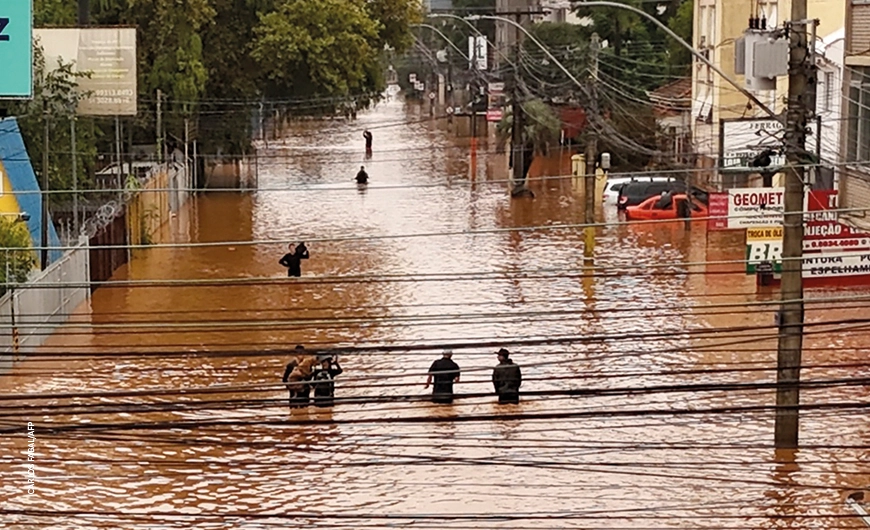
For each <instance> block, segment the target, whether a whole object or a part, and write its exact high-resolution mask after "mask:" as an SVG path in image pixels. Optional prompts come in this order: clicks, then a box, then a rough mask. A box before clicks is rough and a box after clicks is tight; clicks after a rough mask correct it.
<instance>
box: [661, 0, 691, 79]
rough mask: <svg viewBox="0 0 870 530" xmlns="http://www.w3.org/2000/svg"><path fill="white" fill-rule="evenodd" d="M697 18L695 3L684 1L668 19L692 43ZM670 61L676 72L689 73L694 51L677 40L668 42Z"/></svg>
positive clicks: (675, 30)
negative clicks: (693, 27)
mask: <svg viewBox="0 0 870 530" xmlns="http://www.w3.org/2000/svg"><path fill="white" fill-rule="evenodd" d="M694 18H695V3H694V2H691V1H688V0H686V1H684V2H682V3H681V4H680V5H679V7H678V8H677V10H676V12H675V13H674V15H673V16H672V17H671V18H670V20H668V27H669V28H670V29H671V31H673V32H674V33H676V34H677V35H679V36H680V37H682V39H683V40H685V41H686V42H688V43H690V44H691V43H692V26H693V23H694ZM668 63H669V64H670V66H671V68H672V69H673V71H674V72H675V73H679V74H682V75H688V74H689V73H690V68H691V64H692V52H690V51H689V50H687V49H686V48H685V47H684V46H683V45H681V44H679V43H678V42H677V41H675V40H673V39H670V41H669V43H668Z"/></svg>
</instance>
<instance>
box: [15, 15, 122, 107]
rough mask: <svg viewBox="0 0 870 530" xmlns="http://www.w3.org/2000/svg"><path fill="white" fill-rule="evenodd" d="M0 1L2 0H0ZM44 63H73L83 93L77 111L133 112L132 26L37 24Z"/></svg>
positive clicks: (37, 33) (35, 31)
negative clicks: (82, 26)
mask: <svg viewBox="0 0 870 530" xmlns="http://www.w3.org/2000/svg"><path fill="white" fill-rule="evenodd" d="M0 1H2V0H0ZM34 33H35V34H36V36H37V37H38V38H39V43H40V45H41V46H42V49H43V51H44V53H45V62H46V64H48V65H53V64H57V62H58V60H61V61H63V62H64V63H73V71H75V72H88V73H89V74H90V77H81V78H79V79H77V82H78V85H79V90H80V91H81V92H82V93H84V94H85V97H84V99H82V100H81V101H80V102H79V106H78V110H77V112H78V113H79V114H81V115H87V116H135V115H136V110H137V109H136V100H137V94H138V88H137V85H136V29H135V28H62V29H58V28H40V29H36V30H34Z"/></svg>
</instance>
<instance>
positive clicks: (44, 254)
mask: <svg viewBox="0 0 870 530" xmlns="http://www.w3.org/2000/svg"><path fill="white" fill-rule="evenodd" d="M42 113H43V114H42V121H43V122H45V129H44V130H43V145H42V194H41V195H42V215H41V220H40V224H41V225H42V226H40V229H39V232H40V238H39V239H40V245H39V246H40V247H42V249H41V250H40V259H39V268H40V269H42V270H45V267H46V266H48V226H49V223H50V222H51V215H49V213H48V207H49V200H48V188H49V184H50V182H49V168H48V163H49V162H48V145H49V131H50V124H49V122H48V119H49V115H48V105H45V106H44V108H43V110H42Z"/></svg>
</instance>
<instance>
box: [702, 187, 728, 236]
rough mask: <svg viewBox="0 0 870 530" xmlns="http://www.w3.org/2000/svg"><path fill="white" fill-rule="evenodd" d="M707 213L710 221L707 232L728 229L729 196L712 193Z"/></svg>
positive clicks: (708, 221)
mask: <svg viewBox="0 0 870 530" xmlns="http://www.w3.org/2000/svg"><path fill="white" fill-rule="evenodd" d="M707 211H708V212H709V213H708V215H709V216H710V219H708V220H707V230H727V229H728V194H727V193H711V194H710V199H709V204H708V208H707Z"/></svg>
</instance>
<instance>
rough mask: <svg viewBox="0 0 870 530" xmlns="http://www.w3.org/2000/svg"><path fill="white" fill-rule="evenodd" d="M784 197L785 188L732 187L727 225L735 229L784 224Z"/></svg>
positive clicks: (729, 194) (729, 193) (727, 227)
mask: <svg viewBox="0 0 870 530" xmlns="http://www.w3.org/2000/svg"><path fill="white" fill-rule="evenodd" d="M784 199H785V190H784V189H783V188H734V189H730V190H728V210H727V213H726V215H727V216H728V219H727V220H726V223H725V227H726V229H727V230H733V229H744V228H751V227H756V226H779V225H782V212H783V205H784ZM710 215H713V213H712V212H711V213H710Z"/></svg>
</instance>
